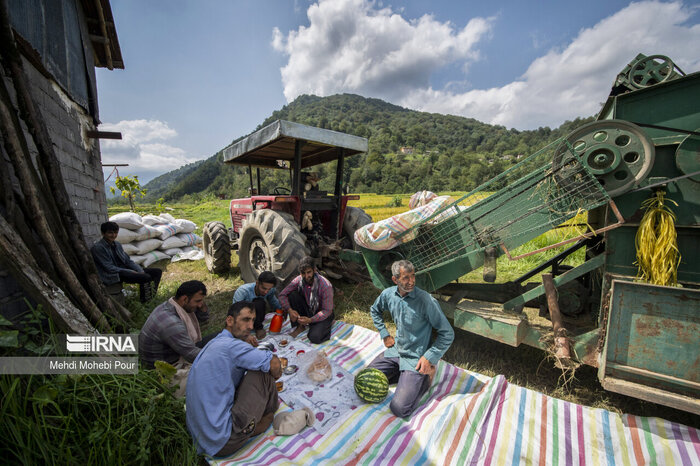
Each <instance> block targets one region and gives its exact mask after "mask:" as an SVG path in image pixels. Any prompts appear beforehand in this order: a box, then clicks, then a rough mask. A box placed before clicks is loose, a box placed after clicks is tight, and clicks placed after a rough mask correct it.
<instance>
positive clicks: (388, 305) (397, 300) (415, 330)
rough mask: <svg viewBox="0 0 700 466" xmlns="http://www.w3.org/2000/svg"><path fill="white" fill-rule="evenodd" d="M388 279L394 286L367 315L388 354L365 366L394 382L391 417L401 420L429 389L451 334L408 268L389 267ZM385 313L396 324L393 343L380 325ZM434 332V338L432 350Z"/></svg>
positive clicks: (405, 265) (403, 263) (407, 265)
mask: <svg viewBox="0 0 700 466" xmlns="http://www.w3.org/2000/svg"><path fill="white" fill-rule="evenodd" d="M391 275H392V277H391V279H392V280H393V281H394V283H396V286H392V287H389V288H387V289H385V290H384V291H382V293H381V294H380V295H379V297H378V298H377V300H376V301H375V302H374V304H373V305H372V308H371V311H370V313H371V314H372V320H373V321H374V326H375V327H377V330H378V331H379V336H380V337H381V338H382V340H383V342H384V346H386V348H387V349H386V351H384V353H383V354H380V355H379V356H377V357H376V358H375V359H374V361H372V362H371V363H370V364H369V367H374V368H375V369H379V370H380V371H382V372H383V373H384V374H385V375H386V377H387V378H388V379H389V383H398V385H397V386H396V391H395V392H394V398H393V399H392V400H391V404H390V405H389V407H390V409H391V412H392V413H394V415H395V416H397V417H401V418H406V417H409V416H410V415H411V414H412V413H413V411H415V410H416V408H417V407H418V402H419V401H420V399H421V397H422V396H423V395H424V394H425V392H427V391H428V388H430V384H431V383H432V382H433V377H434V376H435V366H436V365H437V363H438V361H439V360H440V358H441V357H442V356H443V355H444V354H445V352H446V351H447V349H448V348H449V347H450V345H451V344H452V341H453V340H454V337H455V333H454V330H452V327H451V326H450V323H449V322H448V321H447V318H446V317H445V314H443V312H442V310H441V309H440V305H439V304H438V303H437V301H436V300H435V298H433V297H432V296H430V293H427V292H426V291H424V290H421V289H420V288H418V287H416V273H415V269H414V267H413V264H412V263H410V262H409V261H406V260H401V261H396V262H394V263H393V264H392V265H391ZM384 311H389V312H390V313H391V316H392V317H393V319H394V322H395V323H396V339H394V337H392V336H391V335H390V334H389V331H388V330H387V328H386V326H385V325H384V318H383V314H384ZM433 329H435V330H436V332H437V337H436V338H435V341H434V342H433V344H432V345H431V344H430V340H431V337H432V333H433Z"/></svg>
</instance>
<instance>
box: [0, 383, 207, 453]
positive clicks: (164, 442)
mask: <svg viewBox="0 0 700 466" xmlns="http://www.w3.org/2000/svg"><path fill="white" fill-rule="evenodd" d="M0 391H2V408H1V410H0V416H1V417H2V420H3V422H2V423H0V436H1V437H2V439H3V445H4V446H3V448H2V455H3V456H2V458H3V462H4V461H7V462H8V463H22V464H195V463H196V461H197V454H196V450H195V448H194V446H193V443H192V438H191V437H190V435H189V433H188V432H187V428H186V427H185V411H184V406H183V404H184V402H183V401H182V400H177V399H175V398H174V397H173V396H172V389H169V388H167V387H166V386H165V385H163V383H162V382H161V381H160V380H159V376H158V375H157V373H156V372H155V371H140V372H139V373H138V374H134V375H119V376H117V375H76V376H67V375H58V376H22V377H18V376H14V377H10V376H2V377H1V378H0Z"/></svg>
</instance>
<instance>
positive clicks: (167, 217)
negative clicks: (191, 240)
mask: <svg viewBox="0 0 700 466" xmlns="http://www.w3.org/2000/svg"><path fill="white" fill-rule="evenodd" d="M160 218H162V219H164V220H165V221H166V223H175V217H173V216H172V215H170V214H168V213H163V214H160Z"/></svg>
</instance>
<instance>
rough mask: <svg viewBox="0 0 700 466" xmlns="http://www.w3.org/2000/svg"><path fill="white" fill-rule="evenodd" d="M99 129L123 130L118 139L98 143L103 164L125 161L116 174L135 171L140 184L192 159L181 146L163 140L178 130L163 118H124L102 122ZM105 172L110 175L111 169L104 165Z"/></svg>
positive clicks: (172, 136)
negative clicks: (124, 164) (115, 121)
mask: <svg viewBox="0 0 700 466" xmlns="http://www.w3.org/2000/svg"><path fill="white" fill-rule="evenodd" d="M100 130H101V131H119V132H121V133H122V139H121V140H118V139H116V140H115V139H105V140H102V141H101V142H100V148H101V152H102V163H103V164H118V163H119V164H121V163H128V164H129V166H128V167H120V170H119V173H120V174H121V175H131V174H137V175H139V180H141V182H142V183H144V182H147V181H148V180H150V179H151V178H153V177H155V176H157V175H159V174H161V173H165V172H167V171H170V170H175V169H177V168H179V167H181V166H183V165H185V164H188V163H190V162H193V161H195V159H194V158H191V157H188V156H187V154H186V153H185V151H184V150H182V149H181V148H179V147H176V146H173V145H170V144H167V143H166V142H163V141H167V140H170V139H173V138H175V137H176V136H177V131H175V130H174V129H172V128H170V127H169V126H168V124H167V123H166V122H163V121H158V120H126V121H120V122H119V123H103V124H102V125H100ZM104 171H105V174H106V176H109V174H110V173H111V172H112V168H111V167H105V170H104Z"/></svg>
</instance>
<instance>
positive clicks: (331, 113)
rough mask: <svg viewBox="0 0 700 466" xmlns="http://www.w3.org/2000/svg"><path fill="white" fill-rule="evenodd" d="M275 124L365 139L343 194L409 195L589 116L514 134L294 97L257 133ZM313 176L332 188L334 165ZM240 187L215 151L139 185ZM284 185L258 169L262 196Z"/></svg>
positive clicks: (203, 190)
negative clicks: (364, 147)
mask: <svg viewBox="0 0 700 466" xmlns="http://www.w3.org/2000/svg"><path fill="white" fill-rule="evenodd" d="M278 119H282V120H290V121H295V122H298V123H303V124H307V125H311V126H318V127H321V128H327V129H332V130H335V131H341V132H344V133H349V134H354V135H357V136H363V137H366V138H369V152H368V153H367V154H364V155H361V156H355V157H351V158H349V159H347V162H346V171H345V180H344V182H345V183H346V184H347V186H348V188H349V191H350V192H376V193H409V192H414V191H417V190H420V189H430V190H432V191H448V190H449V191H452V190H455V191H457V190H459V191H466V190H470V189H472V188H474V187H476V186H478V185H479V184H481V183H483V182H484V181H486V180H488V179H490V178H492V177H494V176H495V175H497V174H499V173H501V172H502V171H503V170H504V169H506V168H508V167H509V166H511V165H512V164H513V163H515V159H516V156H517V155H519V154H524V155H528V154H531V153H533V152H535V151H536V150H537V149H539V148H541V147H542V146H544V145H545V144H546V143H548V142H550V141H552V140H553V139H556V138H558V137H560V136H564V135H566V134H568V133H569V132H571V131H572V130H573V129H575V128H576V127H578V126H580V125H581V124H583V123H586V122H588V121H591V120H592V117H591V118H587V119H580V118H579V119H576V120H574V121H567V122H566V123H564V124H563V125H561V126H560V127H559V128H557V129H550V128H548V127H544V128H538V129H537V130H534V131H518V130H515V129H510V130H509V129H506V128H505V127H503V126H494V125H488V124H485V123H481V122H479V121H477V120H474V119H471V118H464V117H458V116H452V115H440V114H435V113H426V112H418V111H413V110H408V109H405V108H402V107H398V106H396V105H392V104H389V103H387V102H384V101H382V100H379V99H368V98H364V97H361V96H358V95H352V94H338V95H333V96H330V97H316V96H310V95H303V96H300V97H298V98H297V99H296V100H294V101H293V102H292V103H290V104H288V105H286V106H284V107H283V108H281V109H280V110H277V111H275V112H274V113H273V114H272V115H270V117H269V118H267V119H266V120H265V121H263V122H262V123H261V124H260V125H259V126H258V129H259V128H262V127H263V126H265V125H267V124H269V123H271V122H273V121H274V120H278ZM245 136H246V135H241V137H239V138H238V139H241V138H242V137H245ZM238 139H236V140H234V141H233V142H235V141H237V140H238ZM222 149H223V148H222ZM314 171H317V172H319V173H320V175H321V179H322V181H321V188H322V189H332V188H331V187H332V184H333V178H334V173H335V166H334V163H333V162H331V163H328V164H325V165H323V166H320V167H317V168H314ZM176 172H177V173H176ZM248 185H249V181H248V175H247V174H246V172H245V168H244V167H233V166H230V165H224V164H223V163H222V157H221V153H217V154H214V155H213V156H212V157H210V158H209V159H207V160H205V161H202V162H199V163H198V164H191V165H188V166H186V167H182V168H180V169H179V170H176V171H175V172H170V173H167V174H165V175H162V176H160V177H158V178H156V179H154V180H153V181H151V182H150V183H148V184H147V185H146V188H147V189H148V190H149V193H148V197H149V198H151V199H157V198H159V197H164V198H165V199H166V200H174V199H180V198H183V197H186V196H187V197H194V198H197V197H199V196H202V195H209V194H214V195H219V196H223V197H225V198H234V197H242V196H245V195H247V188H248ZM288 185H289V173H288V172H287V171H286V170H263V171H262V190H263V192H268V191H270V190H271V189H272V188H273V187H274V186H288Z"/></svg>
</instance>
